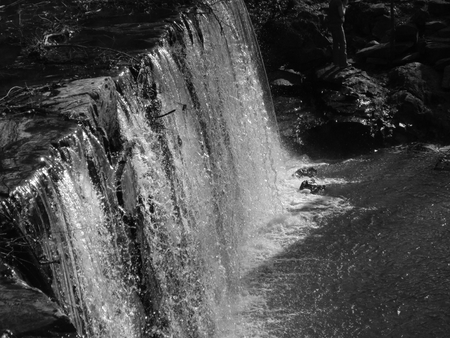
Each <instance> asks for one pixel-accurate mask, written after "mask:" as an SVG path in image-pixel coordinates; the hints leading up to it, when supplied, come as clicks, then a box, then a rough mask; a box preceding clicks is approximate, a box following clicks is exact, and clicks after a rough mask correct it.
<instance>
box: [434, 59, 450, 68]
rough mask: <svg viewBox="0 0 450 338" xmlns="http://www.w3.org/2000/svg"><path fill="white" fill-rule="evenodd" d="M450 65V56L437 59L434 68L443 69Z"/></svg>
mask: <svg viewBox="0 0 450 338" xmlns="http://www.w3.org/2000/svg"><path fill="white" fill-rule="evenodd" d="M448 65H450V58H446V59H441V60H439V61H436V63H435V64H434V68H436V69H437V70H441V71H443V70H444V68H445V67H446V66H448Z"/></svg>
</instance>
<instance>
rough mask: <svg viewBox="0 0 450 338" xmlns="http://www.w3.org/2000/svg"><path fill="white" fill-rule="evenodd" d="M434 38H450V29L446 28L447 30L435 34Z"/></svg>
mask: <svg viewBox="0 0 450 338" xmlns="http://www.w3.org/2000/svg"><path fill="white" fill-rule="evenodd" d="M433 36H436V37H439V38H450V27H446V28H443V29H440V30H438V31H437V32H436V33H434V34H433Z"/></svg>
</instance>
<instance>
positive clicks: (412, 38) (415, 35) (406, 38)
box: [395, 23, 419, 43]
mask: <svg viewBox="0 0 450 338" xmlns="http://www.w3.org/2000/svg"><path fill="white" fill-rule="evenodd" d="M418 39H419V31H418V29H417V27H416V25H414V24H412V23H407V24H404V25H400V26H397V27H396V28H395V41H396V43H399V42H412V43H417V40H418Z"/></svg>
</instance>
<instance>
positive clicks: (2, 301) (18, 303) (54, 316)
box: [0, 261, 75, 337]
mask: <svg viewBox="0 0 450 338" xmlns="http://www.w3.org/2000/svg"><path fill="white" fill-rule="evenodd" d="M0 294H1V297H0V332H2V331H4V330H9V331H10V332H12V333H13V334H16V335H22V334H25V333H26V334H36V335H40V336H45V337H50V335H48V332H49V331H55V332H58V333H59V335H60V334H63V333H75V328H74V327H73V325H72V324H71V323H70V320H69V318H68V317H67V316H66V315H64V314H63V312H62V311H61V309H60V307H59V306H58V305H57V304H56V303H54V302H53V301H51V300H50V298H49V297H48V296H47V295H45V294H44V293H43V292H42V291H41V290H39V289H36V288H33V287H30V286H29V285H27V284H26V283H25V282H24V281H23V280H21V279H20V277H19V276H18V275H17V273H16V272H15V271H14V270H13V269H12V268H11V267H9V266H8V265H6V264H4V263H2V262H1V261H0ZM73 337H75V335H74V336H73Z"/></svg>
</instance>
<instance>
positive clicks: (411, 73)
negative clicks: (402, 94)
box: [389, 62, 439, 101]
mask: <svg viewBox="0 0 450 338" xmlns="http://www.w3.org/2000/svg"><path fill="white" fill-rule="evenodd" d="M389 80H390V85H391V86H394V87H396V88H398V89H403V90H406V91H408V92H410V93H411V94H413V95H414V96H415V97H417V98H418V99H420V100H422V101H429V100H430V99H431V97H432V95H433V93H434V92H436V91H438V89H439V74H438V73H437V72H436V71H435V70H434V69H433V68H432V67H430V66H427V65H424V64H421V63H419V62H413V63H409V64H407V65H404V66H400V67H397V68H395V69H393V70H392V71H391V72H390V73H389Z"/></svg>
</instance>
